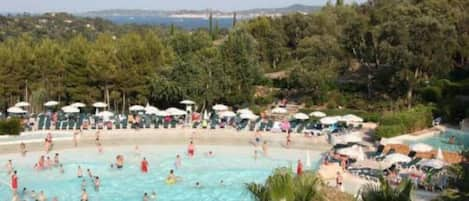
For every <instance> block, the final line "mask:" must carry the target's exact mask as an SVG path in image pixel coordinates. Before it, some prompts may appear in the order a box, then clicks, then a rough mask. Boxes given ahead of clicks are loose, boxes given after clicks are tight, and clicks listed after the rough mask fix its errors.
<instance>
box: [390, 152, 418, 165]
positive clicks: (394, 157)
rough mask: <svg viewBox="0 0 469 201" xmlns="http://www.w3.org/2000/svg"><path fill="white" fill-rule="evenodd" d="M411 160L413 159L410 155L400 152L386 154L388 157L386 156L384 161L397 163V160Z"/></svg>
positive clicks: (406, 161)
mask: <svg viewBox="0 0 469 201" xmlns="http://www.w3.org/2000/svg"><path fill="white" fill-rule="evenodd" d="M411 160H412V159H411V158H410V157H409V156H406V155H404V154H400V153H394V154H389V155H387V156H386V158H384V161H385V162H387V163H390V164H394V163H397V162H405V163H408V162H410V161H411Z"/></svg>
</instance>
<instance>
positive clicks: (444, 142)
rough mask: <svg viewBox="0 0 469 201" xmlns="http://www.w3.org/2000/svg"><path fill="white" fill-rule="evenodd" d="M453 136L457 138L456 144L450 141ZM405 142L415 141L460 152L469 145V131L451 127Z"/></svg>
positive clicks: (412, 142) (411, 142) (413, 142)
mask: <svg viewBox="0 0 469 201" xmlns="http://www.w3.org/2000/svg"><path fill="white" fill-rule="evenodd" d="M451 136H454V137H455V138H456V139H455V144H449V143H448V142H449V139H450V137H451ZM405 143H406V144H409V145H411V144H415V143H425V144H429V145H431V146H432V147H434V148H435V149H438V148H441V149H442V150H444V151H452V152H458V151H461V150H462V149H464V148H465V147H469V133H464V132H460V131H457V130H450V129H449V130H447V131H445V132H442V133H440V134H435V135H433V136H430V137H426V138H423V139H419V140H416V141H413V140H412V141H410V140H409V141H405Z"/></svg>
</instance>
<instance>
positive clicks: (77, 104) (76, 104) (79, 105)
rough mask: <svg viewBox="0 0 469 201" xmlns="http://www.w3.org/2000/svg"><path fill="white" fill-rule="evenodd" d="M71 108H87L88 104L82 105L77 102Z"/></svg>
mask: <svg viewBox="0 0 469 201" xmlns="http://www.w3.org/2000/svg"><path fill="white" fill-rule="evenodd" d="M70 106H73V107H78V108H80V107H86V104H84V103H80V102H76V103H72V104H71V105H70Z"/></svg>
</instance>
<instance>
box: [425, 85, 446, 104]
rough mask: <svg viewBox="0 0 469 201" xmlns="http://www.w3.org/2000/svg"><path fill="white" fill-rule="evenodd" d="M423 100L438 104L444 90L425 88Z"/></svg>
mask: <svg viewBox="0 0 469 201" xmlns="http://www.w3.org/2000/svg"><path fill="white" fill-rule="evenodd" d="M421 93H422V98H423V99H424V100H425V101H428V102H438V101H440V100H441V97H442V96H443V94H442V90H441V88H440V87H425V88H424V89H423V90H422V92H421Z"/></svg>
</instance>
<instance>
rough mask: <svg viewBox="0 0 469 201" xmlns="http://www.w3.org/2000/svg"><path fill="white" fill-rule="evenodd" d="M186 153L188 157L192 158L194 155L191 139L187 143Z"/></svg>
mask: <svg viewBox="0 0 469 201" xmlns="http://www.w3.org/2000/svg"><path fill="white" fill-rule="evenodd" d="M187 154H188V155H189V158H193V157H194V154H195V146H194V142H193V141H191V142H190V143H189V146H188V148H187Z"/></svg>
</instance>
